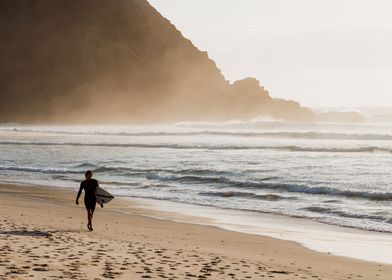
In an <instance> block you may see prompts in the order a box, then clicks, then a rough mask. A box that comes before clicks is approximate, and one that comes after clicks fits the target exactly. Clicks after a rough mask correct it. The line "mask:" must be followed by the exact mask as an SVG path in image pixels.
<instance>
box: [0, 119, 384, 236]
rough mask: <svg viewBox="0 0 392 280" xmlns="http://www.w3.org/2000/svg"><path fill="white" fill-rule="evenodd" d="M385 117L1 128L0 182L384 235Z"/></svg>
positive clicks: (1, 126) (8, 125)
mask: <svg viewBox="0 0 392 280" xmlns="http://www.w3.org/2000/svg"><path fill="white" fill-rule="evenodd" d="M391 168H392V123H361V124H336V123H331V124H301V123H286V122H277V121H266V120H254V121H249V122H240V121H231V122H225V123H212V122H211V123H208V122H205V123H192V122H180V123H175V124H170V125H143V126H141V125H140V126H98V125H88V126H63V125H62V126H55V125H18V124H3V125H0V181H1V182H8V183H21V184H37V185H47V186H57V187H63V188H69V189H74V190H75V191H76V190H77V189H78V187H79V183H80V181H81V180H83V176H84V172H85V171H86V170H88V169H91V170H92V171H93V172H94V176H95V178H96V179H97V180H98V181H99V182H100V185H101V186H102V187H104V188H105V189H107V190H108V191H109V192H111V193H113V194H114V195H116V196H121V197H133V198H135V197H137V198H148V199H155V200H165V201H172V202H181V203H185V204H192V205H203V206H211V207H215V208H219V209H223V210H224V209H230V211H231V210H239V211H246V212H248V213H249V212H251V213H253V214H257V213H260V214H262V213H270V214H274V215H281V216H288V217H301V218H305V219H309V220H314V221H317V222H320V223H326V224H332V225H337V226H341V227H350V228H357V229H362V230H366V231H378V232H392V207H391V206H392V175H391Z"/></svg>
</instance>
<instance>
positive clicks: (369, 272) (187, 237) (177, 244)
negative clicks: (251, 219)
mask: <svg viewBox="0 0 392 280" xmlns="http://www.w3.org/2000/svg"><path fill="white" fill-rule="evenodd" d="M0 194H1V195H0V200H1V204H0V209H1V213H2V219H3V223H2V225H1V234H0V242H1V243H0V248H2V249H1V250H2V251H4V250H5V249H4V246H8V247H9V248H8V253H7V254H4V255H2V256H1V257H0V264H2V265H1V266H0V276H2V277H4V279H8V278H11V276H12V275H13V276H18V275H19V276H20V277H21V278H18V277H16V279H24V278H25V277H26V276H27V275H32V276H30V277H46V278H47V279H55V277H57V278H58V277H59V275H66V273H71V274H72V273H73V272H72V271H76V272H77V275H74V277H75V278H72V277H66V278H71V279H94V277H93V276H94V275H95V276H96V275H98V276H99V275H101V276H100V277H101V278H107V277H105V276H103V275H106V276H108V275H109V276H110V275H112V276H113V277H114V278H115V279H127V278H128V279H129V277H130V276H133V278H132V279H143V278H153V279H154V275H155V276H156V277H158V278H159V277H161V276H162V275H164V276H165V277H167V278H168V279H176V278H178V279H193V278H192V277H193V276H191V275H196V277H198V276H200V279H260V278H261V277H271V276H273V277H274V278H275V279H306V278H308V279H311V278H312V279H328V280H330V279H347V278H348V277H350V278H351V279H389V278H390V275H391V273H392V266H391V265H384V264H379V263H375V262H366V261H361V260H357V259H352V258H347V257H339V256H335V255H330V254H324V253H318V252H315V251H312V250H309V249H306V248H304V247H302V246H301V245H299V244H297V243H295V242H291V241H284V240H280V239H276V238H271V237H266V236H260V235H255V234H245V233H238V232H234V231H228V230H224V229H220V228H219V227H216V226H212V225H198V224H190V223H184V222H175V221H170V220H165V219H158V218H151V217H148V216H149V215H152V214H154V213H153V210H151V209H148V208H146V207H145V206H143V203H138V202H137V201H136V200H135V201H133V202H129V201H126V200H125V199H122V198H121V199H115V200H114V201H113V202H111V203H110V204H108V205H106V206H105V208H104V209H100V208H99V207H98V208H97V210H96V214H95V218H94V219H95V220H94V227H95V231H94V232H91V233H90V232H88V231H87V228H86V227H85V222H86V221H85V210H84V207H83V206H80V205H79V206H78V207H77V206H76V205H74V199H75V196H76V192H75V191H71V190H67V189H60V188H50V187H28V186H18V185H6V184H0ZM167 215H170V213H168V214H167ZM204 221H207V220H204ZM45 236H46V237H45ZM52 239H53V240H52ZM37 242H38V243H40V246H38V245H37V244H36V243H37ZM97 244H99V246H97ZM64 245H66V246H65V247H66V248H56V246H57V247H64ZM46 246H47V247H46ZM45 248H48V249H50V248H52V250H45ZM86 248H89V249H88V250H86ZM57 249H63V250H66V251H67V253H66V254H57V256H56V253H55V252H56V250H57ZM26 252H28V253H26ZM32 252H33V253H34V254H33V253H32ZM52 252H54V253H52ZM93 252H95V253H97V255H94V257H96V262H91V258H92V257H93V256H92V255H91V254H92V253H93ZM100 252H101V257H100V258H99V257H98V255H99V254H100ZM3 253H4V252H3ZM102 254H103V255H104V257H102ZM47 256H49V258H47ZM48 259H49V260H50V262H47V260H48ZM169 260H170V261H169ZM217 260H219V261H218V263H219V264H218V263H217ZM39 261H46V265H47V266H44V267H34V266H33V265H31V262H34V263H36V262H39ZM172 262H175V263H176V264H175V265H174V264H173V263H172ZM10 263H12V264H10ZM29 263H30V265H28V264H29ZM67 263H68V266H67ZM146 263H148V264H149V265H148V266H146V265H145V264H146ZM221 264H222V265H221ZM223 264H224V265H223ZM23 267H25V268H23ZM27 267H29V268H27ZM225 267H226V268H225ZM34 268H37V270H34ZM172 268H175V269H172ZM72 269H74V270H72ZM76 272H75V273H76ZM97 273H98V274H97ZM105 273H106V274H105ZM71 274H69V275H71ZM208 274H209V275H208ZM160 275H161V276H160ZM232 275H234V276H232ZM262 275H264V276H262ZM51 276H53V278H51ZM71 276H72V275H71ZM79 276H80V277H79ZM144 276H145V277H144ZM148 276H150V277H148ZM165 277H163V276H162V277H161V278H165ZM0 278H1V277H0ZM60 278H61V277H60ZM109 278H110V277H109Z"/></svg>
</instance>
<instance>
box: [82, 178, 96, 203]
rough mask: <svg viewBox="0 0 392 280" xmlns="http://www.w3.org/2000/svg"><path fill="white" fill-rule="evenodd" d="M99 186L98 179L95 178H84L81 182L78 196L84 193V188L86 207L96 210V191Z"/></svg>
mask: <svg viewBox="0 0 392 280" xmlns="http://www.w3.org/2000/svg"><path fill="white" fill-rule="evenodd" d="M97 187H98V181H97V180H95V179H90V180H84V181H83V182H81V183H80V188H79V193H78V197H79V196H80V195H81V194H82V190H84V205H85V206H86V209H87V210H88V209H91V210H93V211H94V209H95V203H96V199H95V191H96V190H97Z"/></svg>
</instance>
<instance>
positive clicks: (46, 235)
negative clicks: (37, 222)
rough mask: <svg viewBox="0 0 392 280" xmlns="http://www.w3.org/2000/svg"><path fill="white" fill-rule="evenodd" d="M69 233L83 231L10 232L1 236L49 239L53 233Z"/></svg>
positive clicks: (3, 232) (2, 232)
mask: <svg viewBox="0 0 392 280" xmlns="http://www.w3.org/2000/svg"><path fill="white" fill-rule="evenodd" d="M67 232H70V233H72V232H74V233H77V232H81V230H56V231H41V230H9V231H1V232H0V234H5V235H16V236H32V237H49V236H52V234H53V233H67Z"/></svg>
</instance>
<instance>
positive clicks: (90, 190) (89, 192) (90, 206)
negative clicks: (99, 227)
mask: <svg viewBox="0 0 392 280" xmlns="http://www.w3.org/2000/svg"><path fill="white" fill-rule="evenodd" d="M84 176H85V177H86V180H84V181H83V182H81V183H80V188H79V192H78V196H77V197H76V205H79V197H80V195H81V194H82V191H83V190H84V205H85V206H86V210H87V219H88V223H87V228H88V229H89V230H90V231H92V230H93V225H92V220H93V215H94V210H95V204H96V198H95V192H96V191H97V188H98V186H99V185H98V181H97V180H95V179H92V177H93V172H91V171H90V170H88V171H86V173H85V174H84ZM101 207H102V205H101Z"/></svg>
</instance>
